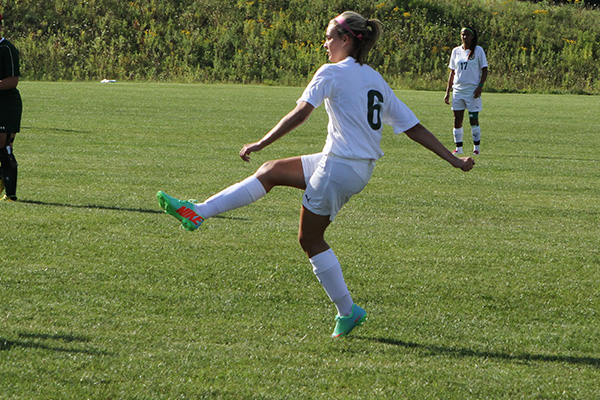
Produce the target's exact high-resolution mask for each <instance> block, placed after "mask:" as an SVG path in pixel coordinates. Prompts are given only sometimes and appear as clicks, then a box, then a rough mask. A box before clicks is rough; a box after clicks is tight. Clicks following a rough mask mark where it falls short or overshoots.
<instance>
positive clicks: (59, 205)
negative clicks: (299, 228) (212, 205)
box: [19, 199, 248, 221]
mask: <svg viewBox="0 0 600 400" xmlns="http://www.w3.org/2000/svg"><path fill="white" fill-rule="evenodd" d="M19 203H27V204H37V205H40V206H54V207H67V208H85V209H98V210H114V211H128V212H139V213H146V214H164V211H162V210H148V209H144V208H128V207H117V206H102V205H98V204H66V203H51V202H47V201H39V200H22V199H19ZM212 218H221V219H231V220H238V221H247V220H248V218H241V217H227V216H223V215H217V216H215V217H212Z"/></svg>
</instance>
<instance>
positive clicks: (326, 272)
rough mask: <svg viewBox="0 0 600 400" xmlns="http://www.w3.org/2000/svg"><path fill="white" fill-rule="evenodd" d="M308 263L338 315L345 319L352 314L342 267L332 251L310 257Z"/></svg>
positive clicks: (350, 297)
mask: <svg viewBox="0 0 600 400" xmlns="http://www.w3.org/2000/svg"><path fill="white" fill-rule="evenodd" d="M309 260H310V263H311V264H312V266H313V272H314V273H315V275H316V276H317V279H318V280H319V282H321V286H323V289H325V292H326V293H327V295H328V296H329V298H330V299H331V301H333V302H334V303H335V306H336V307H337V310H338V314H339V315H341V316H343V317H346V316H348V315H350V314H352V304H354V302H353V301H352V296H350V291H348V287H347V286H346V282H345V281H344V275H343V274H342V267H341V265H340V262H339V261H338V259H337V257H336V256H335V254H334V253H333V250H331V249H329V250H326V251H324V252H322V253H319V254H317V255H316V256H313V257H311V258H310V259H309Z"/></svg>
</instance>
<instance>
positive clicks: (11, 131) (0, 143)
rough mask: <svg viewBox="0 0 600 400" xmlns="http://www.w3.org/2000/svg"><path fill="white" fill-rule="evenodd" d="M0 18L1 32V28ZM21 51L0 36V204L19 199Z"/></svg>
mask: <svg viewBox="0 0 600 400" xmlns="http://www.w3.org/2000/svg"><path fill="white" fill-rule="evenodd" d="M2 22H3V20H2V15H0V29H1V28H2ZM20 75H21V73H20V71H19V51H18V50H17V48H16V47H15V46H14V45H13V44H12V43H11V42H9V41H8V40H6V39H5V38H3V37H0V176H1V177H2V181H1V183H0V193H1V192H2V190H5V191H6V194H5V195H4V196H3V197H2V198H1V199H0V201H16V200H17V159H16V158H15V154H14V152H13V143H14V140H15V135H16V134H17V132H19V130H20V129H21V114H22V112H23V103H22V102H21V95H20V93H19V90H18V89H17V85H18V84H19V76H20Z"/></svg>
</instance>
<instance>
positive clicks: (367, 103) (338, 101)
mask: <svg viewBox="0 0 600 400" xmlns="http://www.w3.org/2000/svg"><path fill="white" fill-rule="evenodd" d="M381 30H382V28H381V23H380V22H379V21H378V20H373V19H371V20H369V19H365V18H363V17H362V16H361V15H359V14H357V13H354V12H344V13H343V14H341V15H339V16H338V17H336V18H335V19H333V20H332V21H331V22H330V23H329V26H328V27H327V32H326V35H325V38H326V39H325V44H324V48H325V50H326V51H327V53H328V56H329V60H330V61H331V63H328V64H325V65H323V66H322V67H321V68H319V70H318V71H317V72H316V74H315V75H314V77H313V78H312V80H311V82H310V83H309V85H308V86H307V87H306V89H305V90H304V93H303V94H302V96H301V97H300V99H299V100H298V101H297V105H296V107H295V108H294V109H293V110H292V111H291V112H290V113H288V114H287V115H286V116H285V117H283V118H282V119H281V120H280V121H279V123H278V124H277V125H275V127H273V129H271V130H270V131H269V132H268V133H267V134H266V135H265V136H264V137H263V138H262V139H260V140H259V141H257V142H254V143H250V144H246V145H244V146H243V147H242V149H241V151H240V157H241V158H242V160H244V161H250V155H251V154H252V153H254V152H257V151H260V150H263V149H264V148H265V147H267V146H268V145H270V144H271V143H273V142H275V141H276V140H277V139H279V138H281V137H282V136H284V135H285V134H287V133H288V132H290V131H292V130H293V129H294V128H296V127H298V126H299V125H300V124H302V123H303V122H304V121H306V119H307V118H308V116H309V115H310V114H311V112H312V111H313V110H314V109H315V108H316V107H318V106H319V105H321V104H322V103H325V108H326V110H327V113H328V116H329V125H328V127H327V131H328V133H327V140H326V142H325V147H324V148H323V151H322V152H321V153H318V154H311V155H304V156H300V157H292V158H287V159H281V160H276V161H269V162H266V163H265V164H263V165H262V166H261V167H260V168H259V169H258V170H257V171H256V173H255V174H254V175H252V176H250V177H248V178H246V179H245V180H243V181H241V182H238V183H236V184H234V185H232V186H230V187H228V188H227V189H225V190H223V191H222V192H219V193H217V194H216V195H214V196H212V197H210V198H209V199H208V200H206V201H205V202H204V203H202V204H192V203H190V202H187V201H181V200H178V199H176V198H173V197H171V196H169V195H167V194H166V193H164V192H162V191H159V192H158V193H157V198H158V201H159V203H160V205H161V207H162V208H164V209H165V212H167V213H169V214H171V215H172V216H174V217H175V218H177V219H178V220H180V221H181V223H182V225H183V227H184V228H185V229H187V230H194V229H197V228H198V227H199V226H200V224H202V222H203V221H204V220H205V219H208V218H210V217H213V216H215V215H217V214H221V213H224V212H225V211H229V210H232V209H234V208H238V207H242V206H245V205H248V204H250V203H253V202H255V201H257V200H258V199H260V198H261V197H263V196H264V195H265V194H267V193H268V192H269V191H270V190H271V189H272V188H273V187H275V186H291V187H295V188H298V189H302V190H304V197H303V201H302V208H301V211H300V228H299V233H298V239H299V241H300V245H301V246H302V249H303V250H304V251H305V252H306V254H307V256H308V257H309V260H310V263H311V265H312V267H313V271H314V273H315V275H316V276H317V278H318V280H319V281H320V283H321V284H322V286H323V288H324V289H325V291H326V293H327V294H328V296H329V298H330V299H331V300H332V301H333V302H334V303H335V305H336V307H337V311H338V315H337V316H336V326H335V330H334V331H333V334H332V336H333V337H338V336H345V335H347V334H348V333H349V332H350V331H351V330H352V329H354V328H355V327H356V326H358V325H360V324H362V322H363V321H364V320H365V319H366V315H367V314H366V312H365V310H364V309H362V308H361V307H359V306H358V305H356V304H354V302H353V300H352V297H351V295H350V292H349V291H348V288H347V286H346V283H345V281H344V277H343V275H342V269H341V266H340V263H339V262H338V259H337V258H336V256H335V254H334V252H333V250H332V249H331V248H330V247H329V245H328V244H327V242H326V241H325V239H324V234H325V230H326V229H327V227H328V226H329V224H330V223H331V221H333V220H334V218H335V216H336V214H337V213H338V211H339V210H340V209H341V208H342V206H343V205H344V204H345V203H346V202H347V201H348V200H349V199H350V197H352V195H354V194H356V193H358V192H360V191H361V190H362V189H363V188H364V187H365V186H366V184H367V182H368V181H369V179H370V177H371V173H372V172H373V168H374V167H375V162H376V160H377V159H379V158H380V157H381V156H382V155H383V152H382V151H381V147H380V141H381V131H382V126H383V124H384V123H385V124H389V125H391V126H393V128H394V132H395V133H400V132H406V134H407V135H408V136H409V137H410V138H411V139H413V140H414V141H416V142H418V143H420V144H421V145H423V146H425V147H426V148H428V149H430V150H431V151H433V152H434V153H436V154H437V155H439V156H440V157H441V158H443V159H444V160H446V161H448V162H449V163H450V164H451V165H452V166H454V167H456V168H461V169H462V170H463V171H469V170H470V169H471V168H473V164H474V161H473V159H471V158H457V157H455V156H453V155H452V153H451V152H450V150H448V149H446V148H445V147H444V146H443V145H442V144H441V143H440V142H439V141H438V140H437V139H436V138H435V137H434V136H433V134H431V133H430V132H429V131H428V130H427V129H426V128H425V127H423V125H421V124H420V123H419V120H418V119H417V118H416V117H415V115H414V114H413V113H412V111H411V110H410V109H409V108H408V107H407V106H406V105H404V104H403V103H402V102H401V101H400V100H398V98H397V97H396V96H395V94H394V92H393V91H392V89H391V88H390V87H389V86H388V84H387V83H386V82H385V81H384V80H383V78H382V77H381V76H380V75H379V74H378V73H377V72H375V70H373V69H372V68H371V67H369V66H368V65H366V64H365V61H366V57H367V54H368V53H369V50H370V49H371V48H372V47H373V45H375V43H376V42H377V40H378V38H379V36H380V34H381Z"/></svg>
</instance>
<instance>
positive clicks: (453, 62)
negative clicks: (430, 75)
mask: <svg viewBox="0 0 600 400" xmlns="http://www.w3.org/2000/svg"><path fill="white" fill-rule="evenodd" d="M455 52H456V49H452V53H450V62H449V63H448V68H450V69H451V70H452V71H454V70H456V59H455V57H454V53H455Z"/></svg>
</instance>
